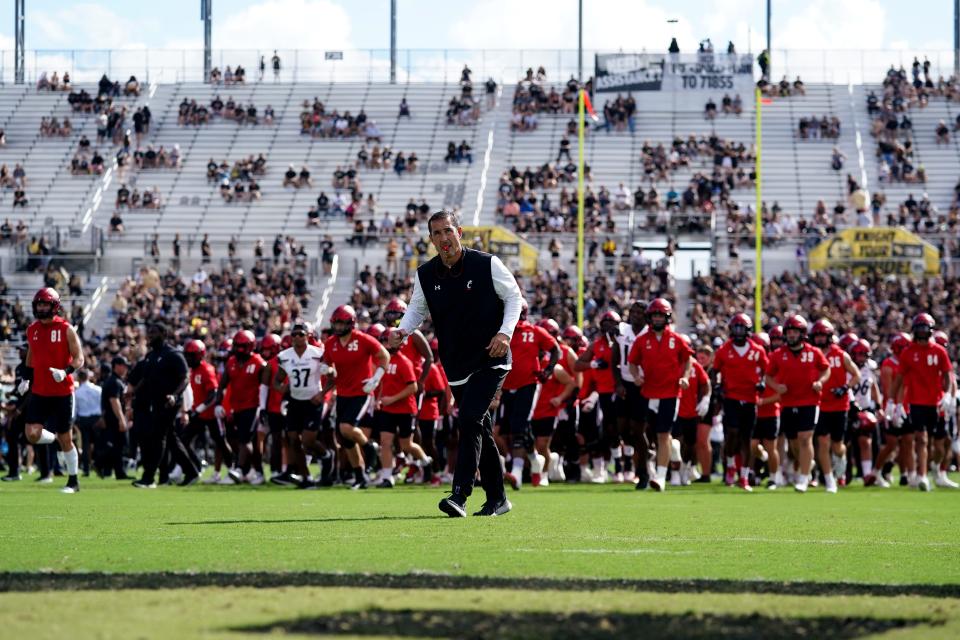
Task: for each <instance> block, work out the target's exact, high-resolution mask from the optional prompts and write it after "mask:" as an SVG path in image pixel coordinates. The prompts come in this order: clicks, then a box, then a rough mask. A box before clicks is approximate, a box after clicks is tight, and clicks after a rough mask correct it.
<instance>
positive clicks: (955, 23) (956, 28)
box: [953, 0, 960, 76]
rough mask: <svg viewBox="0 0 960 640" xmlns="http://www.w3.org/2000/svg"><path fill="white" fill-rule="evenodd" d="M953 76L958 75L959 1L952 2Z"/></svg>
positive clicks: (959, 64)
mask: <svg viewBox="0 0 960 640" xmlns="http://www.w3.org/2000/svg"><path fill="white" fill-rule="evenodd" d="M953 75H955V76H956V75H960V0H953Z"/></svg>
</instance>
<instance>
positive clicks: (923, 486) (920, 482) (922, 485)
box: [917, 476, 930, 491]
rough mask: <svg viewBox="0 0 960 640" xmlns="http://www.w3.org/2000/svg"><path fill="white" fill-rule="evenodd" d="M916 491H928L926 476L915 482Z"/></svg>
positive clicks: (928, 481)
mask: <svg viewBox="0 0 960 640" xmlns="http://www.w3.org/2000/svg"><path fill="white" fill-rule="evenodd" d="M917 489H919V490H920V491H930V480H929V479H928V478H927V476H921V477H920V479H918V480H917Z"/></svg>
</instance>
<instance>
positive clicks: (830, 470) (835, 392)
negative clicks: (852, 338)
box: [810, 318, 860, 493]
mask: <svg viewBox="0 0 960 640" xmlns="http://www.w3.org/2000/svg"><path fill="white" fill-rule="evenodd" d="M810 335H811V336H812V338H813V346H815V347H817V348H818V349H820V351H822V352H823V355H824V356H825V357H826V359H827V364H829V365H830V377H829V378H828V379H827V382H826V386H825V388H824V392H823V394H822V395H821V396H820V416H819V418H818V420H817V428H816V430H815V431H814V434H815V435H816V438H817V444H816V447H817V464H819V465H820V471H821V473H823V478H824V483H825V484H826V490H827V493H836V492H837V480H838V479H842V478H845V477H846V476H845V474H846V468H847V446H846V444H844V442H845V441H846V435H847V413H849V411H850V387H851V386H856V385H858V384H860V370H859V369H858V368H857V366H856V365H855V364H854V363H853V360H852V359H851V358H850V354H848V353H847V352H846V351H844V350H843V349H841V348H840V345H839V344H836V343H835V342H834V329H833V324H831V323H830V321H829V320H827V319H826V318H822V319H820V320H817V321H816V322H814V323H813V329H811V331H810Z"/></svg>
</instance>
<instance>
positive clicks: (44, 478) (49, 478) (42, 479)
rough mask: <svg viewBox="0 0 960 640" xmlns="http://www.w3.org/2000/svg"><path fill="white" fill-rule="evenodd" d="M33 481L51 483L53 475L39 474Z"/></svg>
mask: <svg viewBox="0 0 960 640" xmlns="http://www.w3.org/2000/svg"><path fill="white" fill-rule="evenodd" d="M34 482H36V483H38V484H53V476H49V475H48V476H40V477H39V478H37V479H36V480H34Z"/></svg>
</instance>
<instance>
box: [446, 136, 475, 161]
mask: <svg viewBox="0 0 960 640" xmlns="http://www.w3.org/2000/svg"><path fill="white" fill-rule="evenodd" d="M443 161H444V162H446V163H448V164H449V163H451V162H455V163H457V164H460V163H461V162H464V161H466V162H467V164H473V147H471V146H470V144H469V143H468V142H467V141H466V140H461V141H460V144H457V143H456V142H454V141H453V140H451V141H450V142H448V143H447V155H446V156H444V158H443Z"/></svg>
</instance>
